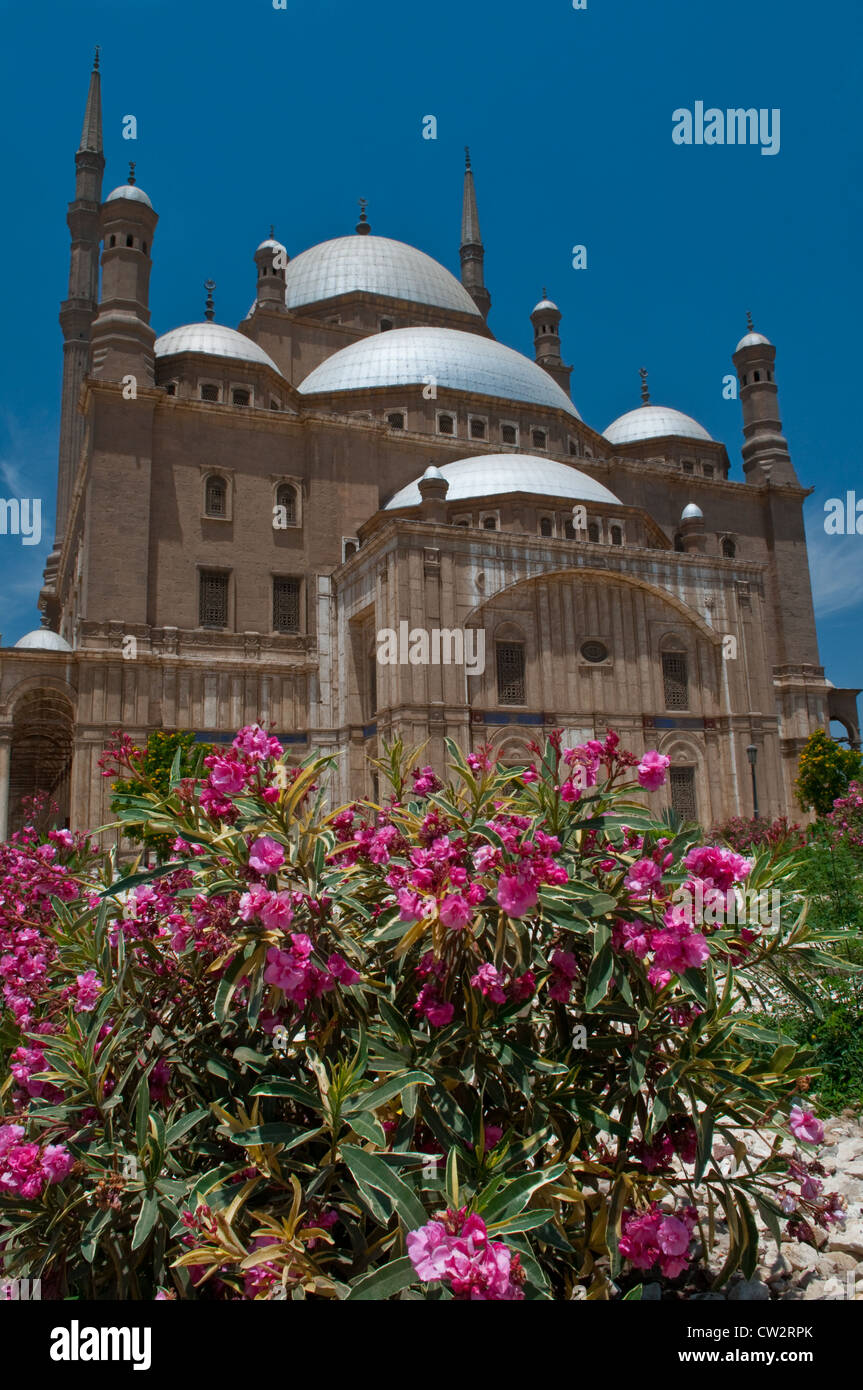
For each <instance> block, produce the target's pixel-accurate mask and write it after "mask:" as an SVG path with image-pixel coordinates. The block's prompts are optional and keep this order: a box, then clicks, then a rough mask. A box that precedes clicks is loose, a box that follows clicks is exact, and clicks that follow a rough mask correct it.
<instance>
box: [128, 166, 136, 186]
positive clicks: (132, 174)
mask: <svg viewBox="0 0 863 1390" xmlns="http://www.w3.org/2000/svg"><path fill="white" fill-rule="evenodd" d="M129 184H130V186H131V187H132V188H134V187H135V161H134V159H130V160H129Z"/></svg>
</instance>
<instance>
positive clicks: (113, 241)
mask: <svg viewBox="0 0 863 1390" xmlns="http://www.w3.org/2000/svg"><path fill="white" fill-rule="evenodd" d="M109 244H110V245H111V246H116V245H117V238H116V237H115V236H112V237H111V241H110V243H109Z"/></svg>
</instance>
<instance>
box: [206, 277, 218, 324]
mask: <svg viewBox="0 0 863 1390" xmlns="http://www.w3.org/2000/svg"><path fill="white" fill-rule="evenodd" d="M215 288H216V282H215V280H205V281H204V289H205V290H206V291H207V307H206V309H205V310H204V318H205V319H206V320H207V323H212V322H213V319H214V318H215V317H216V306H215V304H214V302H213V290H214V289H215Z"/></svg>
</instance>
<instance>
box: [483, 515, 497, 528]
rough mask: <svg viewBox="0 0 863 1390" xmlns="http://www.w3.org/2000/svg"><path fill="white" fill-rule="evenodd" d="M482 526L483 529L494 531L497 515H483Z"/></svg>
mask: <svg viewBox="0 0 863 1390" xmlns="http://www.w3.org/2000/svg"><path fill="white" fill-rule="evenodd" d="M482 527H483V530H484V531H496V530H497V517H496V516H484V517H483V519H482Z"/></svg>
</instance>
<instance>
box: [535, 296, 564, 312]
mask: <svg viewBox="0 0 863 1390" xmlns="http://www.w3.org/2000/svg"><path fill="white" fill-rule="evenodd" d="M549 309H551V310H552V312H553V313H555V314H559V313H560V310H559V309H558V307H557V305H556V304H555V302H554V300H553V299H541V300H540V301H539V303H538V304H537V306H536V308H535V309H531V311H530V312H531V313H532V314H541V313H543V312H548V310H549Z"/></svg>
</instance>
